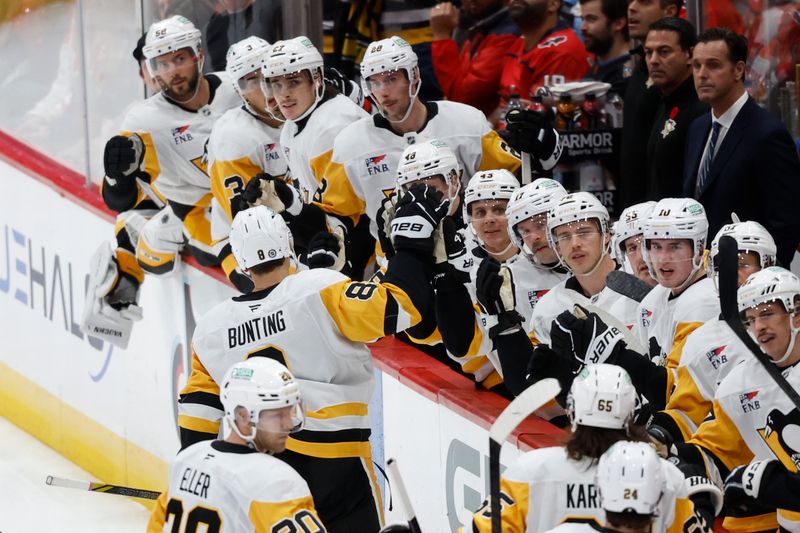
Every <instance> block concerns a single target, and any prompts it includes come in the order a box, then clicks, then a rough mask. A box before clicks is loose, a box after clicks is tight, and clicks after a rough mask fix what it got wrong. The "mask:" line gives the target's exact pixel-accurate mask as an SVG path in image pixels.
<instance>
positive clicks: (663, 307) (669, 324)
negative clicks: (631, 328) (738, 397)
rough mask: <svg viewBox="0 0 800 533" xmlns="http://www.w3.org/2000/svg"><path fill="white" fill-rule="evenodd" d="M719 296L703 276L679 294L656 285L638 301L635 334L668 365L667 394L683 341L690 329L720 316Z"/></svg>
mask: <svg viewBox="0 0 800 533" xmlns="http://www.w3.org/2000/svg"><path fill="white" fill-rule="evenodd" d="M719 312H720V310H719V296H718V295H717V291H716V289H715V288H714V282H713V281H711V279H709V278H702V279H700V280H699V281H696V282H694V283H692V284H691V285H689V286H688V287H687V288H686V289H685V290H684V291H683V292H681V293H680V294H679V295H678V296H673V295H672V290H671V289H668V288H667V287H664V286H662V285H656V286H655V287H653V289H652V290H651V291H650V292H649V293H647V296H645V297H644V299H643V300H642V301H641V303H640V304H639V307H638V309H637V313H636V328H635V331H636V335H637V337H638V339H639V341H640V342H641V343H642V345H643V346H644V347H645V348H646V349H648V350H649V354H650V357H651V359H653V361H654V362H656V363H657V364H659V365H661V366H666V367H667V390H666V391H665V394H666V397H665V398H669V396H670V394H672V391H673V388H674V385H675V379H676V377H677V368H678V364H679V363H680V359H681V353H682V351H683V345H684V343H685V342H686V339H687V337H688V336H689V334H690V333H691V332H693V331H694V330H696V329H697V328H698V327H700V326H701V325H703V324H704V323H705V322H707V321H709V320H714V319H715V318H716V317H718V316H719Z"/></svg>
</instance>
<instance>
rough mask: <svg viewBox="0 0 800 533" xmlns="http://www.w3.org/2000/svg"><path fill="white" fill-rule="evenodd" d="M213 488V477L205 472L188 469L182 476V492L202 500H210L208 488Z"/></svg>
mask: <svg viewBox="0 0 800 533" xmlns="http://www.w3.org/2000/svg"><path fill="white" fill-rule="evenodd" d="M210 486H211V476H210V475H208V474H206V473H205V472H201V471H199V470H195V469H194V468H186V470H184V471H183V475H182V476H181V484H180V487H179V488H180V490H182V491H183V492H188V493H190V494H194V495H195V496H199V497H201V498H208V487H210Z"/></svg>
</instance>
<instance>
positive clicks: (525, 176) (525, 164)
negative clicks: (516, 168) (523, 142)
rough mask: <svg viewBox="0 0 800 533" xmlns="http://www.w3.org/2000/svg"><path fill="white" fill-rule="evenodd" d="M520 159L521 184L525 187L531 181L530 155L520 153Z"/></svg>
mask: <svg viewBox="0 0 800 533" xmlns="http://www.w3.org/2000/svg"><path fill="white" fill-rule="evenodd" d="M520 159H521V160H522V184H523V185H527V184H529V183H530V182H531V181H532V180H533V176H531V154H529V153H528V152H521V153H520Z"/></svg>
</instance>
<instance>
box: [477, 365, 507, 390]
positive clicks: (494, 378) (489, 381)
mask: <svg viewBox="0 0 800 533" xmlns="http://www.w3.org/2000/svg"><path fill="white" fill-rule="evenodd" d="M502 382H503V378H501V377H500V374H498V373H497V370H492V373H491V374H489V375H488V376H486V377H485V378H484V379H483V381H481V386H482V387H484V388H485V389H491V388H492V387H496V386H497V385H500V384H501V383H502Z"/></svg>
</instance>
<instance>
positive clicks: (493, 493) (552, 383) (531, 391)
mask: <svg viewBox="0 0 800 533" xmlns="http://www.w3.org/2000/svg"><path fill="white" fill-rule="evenodd" d="M559 392H561V386H560V385H559V384H558V380H557V379H554V378H546V379H543V380H541V381H537V382H536V383H534V384H533V385H531V386H530V387H528V388H527V389H525V390H524V391H522V394H520V395H519V396H517V397H516V398H514V400H513V401H512V402H511V403H510V404H508V407H506V408H505V409H503V412H502V413H500V416H498V417H497V420H495V421H494V424H492V427H491V428H490V429H489V498H490V504H491V513H492V533H501V531H502V525H501V513H502V508H501V506H500V450H501V448H502V446H503V443H504V442H505V441H506V439H507V438H508V436H509V435H511V432H512V431H514V429H515V428H516V427H517V426H518V425H520V423H521V422H522V421H523V420H525V419H526V418H528V416H530V415H531V414H532V413H533V412H534V411H536V410H537V409H539V408H540V407H542V406H544V405H545V404H546V403H547V402H549V401H550V400H552V399H553V398H555V397H556V396H557V395H558V393H559Z"/></svg>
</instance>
